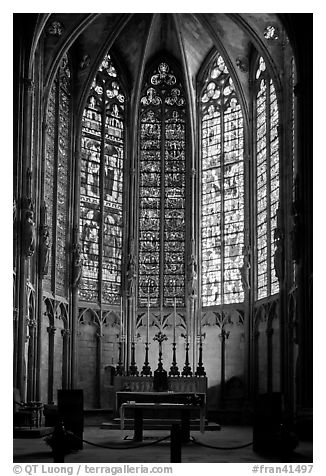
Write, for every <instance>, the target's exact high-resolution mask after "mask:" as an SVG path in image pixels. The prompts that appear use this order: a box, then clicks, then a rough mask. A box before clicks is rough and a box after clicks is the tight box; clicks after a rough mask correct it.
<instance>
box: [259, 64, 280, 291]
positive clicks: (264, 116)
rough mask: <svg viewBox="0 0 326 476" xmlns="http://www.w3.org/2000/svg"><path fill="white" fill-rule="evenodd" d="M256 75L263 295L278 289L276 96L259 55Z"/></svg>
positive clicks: (260, 276) (261, 281)
mask: <svg viewBox="0 0 326 476" xmlns="http://www.w3.org/2000/svg"><path fill="white" fill-rule="evenodd" d="M255 79H256V101H255V131H256V137H255V139H256V141H255V142H256V247H255V248H256V253H257V255H256V298H257V299H262V298H264V297H267V296H270V295H272V294H275V293H277V292H278V291H279V283H278V278H277V276H276V273H275V266H274V255H275V250H276V237H275V230H276V228H277V211H278V206H279V188H280V184H279V136H278V124H279V112H278V105H277V97H276V92H275V87H274V84H273V81H272V79H271V78H270V75H269V74H268V72H267V69H266V64H265V61H264V59H263V58H262V57H260V58H259V61H258V66H257V69H256V76H255Z"/></svg>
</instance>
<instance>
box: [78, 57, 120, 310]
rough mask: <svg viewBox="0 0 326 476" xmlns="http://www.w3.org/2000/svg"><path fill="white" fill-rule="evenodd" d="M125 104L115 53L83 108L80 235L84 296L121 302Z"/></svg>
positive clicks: (105, 62) (81, 292)
mask: <svg viewBox="0 0 326 476" xmlns="http://www.w3.org/2000/svg"><path fill="white" fill-rule="evenodd" d="M124 103H125V97H124V95H123V93H122V90H121V85H120V80H119V77H118V74H117V70H116V69H115V67H114V65H113V63H112V60H111V57H110V55H106V56H105V58H104V60H103V61H102V63H101V66H100V67H99V70H98V72H97V74H96V76H95V78H94V81H93V83H92V86H91V90H90V92H89V95H88V99H87V104H86V107H85V109H84V114H83V122H82V147H81V189H80V239H81V246H82V253H83V257H84V265H83V276H82V279H81V283H80V286H79V298H80V300H82V301H87V302H90V301H91V302H99V301H100V302H103V303H108V304H116V303H117V302H119V299H120V293H121V289H120V288H121V260H122V257H121V252H122V232H123V223H122V205H123V204H122V200H123V163H124V137H125V133H124V114H125V109H124Z"/></svg>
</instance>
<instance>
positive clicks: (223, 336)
mask: <svg viewBox="0 0 326 476" xmlns="http://www.w3.org/2000/svg"><path fill="white" fill-rule="evenodd" d="M229 336H230V331H225V330H224V329H222V331H221V333H220V334H219V338H220V339H221V341H224V342H225V341H226V340H227V339H228V338H229Z"/></svg>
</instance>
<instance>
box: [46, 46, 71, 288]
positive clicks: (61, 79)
mask: <svg viewBox="0 0 326 476" xmlns="http://www.w3.org/2000/svg"><path fill="white" fill-rule="evenodd" d="M70 88H71V85H70V66H69V62H68V57H67V55H64V57H63V59H62V61H61V64H60V66H59V70H58V73H57V75H56V77H55V79H54V81H53V84H52V87H51V89H50V93H49V98H48V104H47V115H46V136H45V168H44V174H45V175H44V200H45V204H46V207H47V225H48V229H49V236H50V241H51V244H52V247H51V252H50V255H49V266H48V270H49V271H48V274H47V275H45V277H44V287H45V288H46V289H47V290H51V291H52V292H54V293H55V294H59V295H62V296H65V295H66V294H67V277H68V270H67V246H66V240H67V236H68V209H69V206H68V204H69V185H70V182H69V170H70V167H69V164H70V162H71V161H70V149H71V139H70V133H71V130H70V122H71V98H70ZM54 263H55V266H54Z"/></svg>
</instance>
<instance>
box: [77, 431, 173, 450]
mask: <svg viewBox="0 0 326 476" xmlns="http://www.w3.org/2000/svg"><path fill="white" fill-rule="evenodd" d="M74 437H75V438H76V439H78V440H80V441H82V442H83V443H86V444H88V445H91V446H96V447H98V448H105V449H108V450H132V449H134V448H144V447H146V446H153V445H156V444H157V443H161V441H165V440H168V439H169V438H170V435H168V436H165V437H164V438H159V439H158V440H155V441H151V442H150V443H143V444H140V445H133V446H131V445H130V446H118V445H114V446H104V445H100V444H98V443H92V442H91V441H88V440H83V439H82V438H79V437H78V436H77V435H75V434H74Z"/></svg>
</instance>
